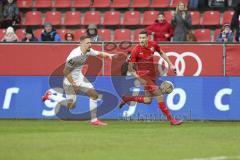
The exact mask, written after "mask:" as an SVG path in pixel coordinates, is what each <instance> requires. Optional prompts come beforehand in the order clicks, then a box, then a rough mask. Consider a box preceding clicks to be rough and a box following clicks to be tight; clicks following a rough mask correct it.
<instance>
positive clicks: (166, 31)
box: [146, 12, 173, 42]
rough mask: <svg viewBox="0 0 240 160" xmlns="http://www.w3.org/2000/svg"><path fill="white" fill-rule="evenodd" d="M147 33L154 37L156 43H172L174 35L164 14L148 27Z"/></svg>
mask: <svg viewBox="0 0 240 160" xmlns="http://www.w3.org/2000/svg"><path fill="white" fill-rule="evenodd" d="M146 31H147V32H148V34H149V35H153V39H154V41H156V42H161V41H170V40H171V37H172V35H173V28H172V27H171V25H170V24H169V23H168V22H167V21H166V18H165V16H164V13H163V12H161V13H159V15H158V18H157V20H156V21H155V23H154V24H152V25H150V26H148V27H147V28H146Z"/></svg>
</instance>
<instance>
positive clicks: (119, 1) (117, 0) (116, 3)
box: [111, 0, 130, 8]
mask: <svg viewBox="0 0 240 160" xmlns="http://www.w3.org/2000/svg"><path fill="white" fill-rule="evenodd" d="M129 6H130V0H113V2H112V4H111V7H112V8H128V7H129Z"/></svg>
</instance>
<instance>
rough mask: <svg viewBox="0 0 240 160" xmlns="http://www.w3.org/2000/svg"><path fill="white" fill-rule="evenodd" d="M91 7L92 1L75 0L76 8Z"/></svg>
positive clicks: (74, 5)
mask: <svg viewBox="0 0 240 160" xmlns="http://www.w3.org/2000/svg"><path fill="white" fill-rule="evenodd" d="M90 5H91V0H73V7H74V8H89V7H90Z"/></svg>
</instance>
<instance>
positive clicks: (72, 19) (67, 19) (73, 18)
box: [63, 11, 81, 26]
mask: <svg viewBox="0 0 240 160" xmlns="http://www.w3.org/2000/svg"><path fill="white" fill-rule="evenodd" d="M80 24H81V14H80V12H76V11H67V12H66V13H65V16H64V22H63V25H66V26H74V25H80Z"/></svg>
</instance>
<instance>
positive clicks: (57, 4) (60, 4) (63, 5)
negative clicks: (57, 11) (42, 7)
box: [53, 0, 71, 8]
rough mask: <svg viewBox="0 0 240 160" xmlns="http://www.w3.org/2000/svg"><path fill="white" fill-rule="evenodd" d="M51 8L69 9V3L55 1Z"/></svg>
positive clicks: (63, 0)
mask: <svg viewBox="0 0 240 160" xmlns="http://www.w3.org/2000/svg"><path fill="white" fill-rule="evenodd" d="M53 8H71V1H66V0H55V3H53Z"/></svg>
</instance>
